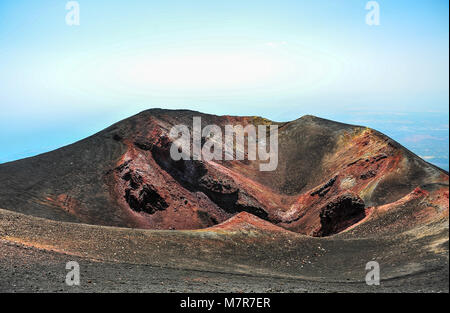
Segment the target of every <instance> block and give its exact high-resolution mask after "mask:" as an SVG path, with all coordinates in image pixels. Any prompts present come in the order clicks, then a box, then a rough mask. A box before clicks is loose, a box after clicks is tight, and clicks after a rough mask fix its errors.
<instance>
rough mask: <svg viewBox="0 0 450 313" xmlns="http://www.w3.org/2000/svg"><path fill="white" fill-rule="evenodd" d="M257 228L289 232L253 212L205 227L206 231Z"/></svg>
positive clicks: (242, 213)
mask: <svg viewBox="0 0 450 313" xmlns="http://www.w3.org/2000/svg"><path fill="white" fill-rule="evenodd" d="M249 229H256V230H258V231H268V232H287V230H285V229H284V228H281V227H278V226H276V225H274V224H272V223H270V222H268V221H265V220H263V219H261V218H259V217H256V216H254V215H253V214H250V213H247V212H241V213H238V214H236V215H235V216H233V217H232V218H230V219H228V220H226V221H225V222H223V223H221V224H218V225H215V226H213V227H210V228H206V229H204V230H205V231H230V232H233V231H242V230H249Z"/></svg>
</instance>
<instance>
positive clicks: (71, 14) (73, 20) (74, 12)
mask: <svg viewBox="0 0 450 313" xmlns="http://www.w3.org/2000/svg"><path fill="white" fill-rule="evenodd" d="M66 11H68V12H67V14H66V24H67V25H68V26H79V25H80V4H79V3H78V1H69V2H67V3H66Z"/></svg>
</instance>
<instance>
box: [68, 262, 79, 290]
mask: <svg viewBox="0 0 450 313" xmlns="http://www.w3.org/2000/svg"><path fill="white" fill-rule="evenodd" d="M66 270H70V271H69V272H68V273H67V275H66V284H67V286H79V285H80V264H78V262H76V261H70V262H67V263H66Z"/></svg>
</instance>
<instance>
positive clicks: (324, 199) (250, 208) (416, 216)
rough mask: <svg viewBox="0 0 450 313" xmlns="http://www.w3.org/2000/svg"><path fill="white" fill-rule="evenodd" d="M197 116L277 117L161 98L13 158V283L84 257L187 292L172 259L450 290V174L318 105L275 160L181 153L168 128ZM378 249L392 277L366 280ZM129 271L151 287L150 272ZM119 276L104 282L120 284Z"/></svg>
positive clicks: (318, 284)
mask: <svg viewBox="0 0 450 313" xmlns="http://www.w3.org/2000/svg"><path fill="white" fill-rule="evenodd" d="M193 116H201V117H202V121H203V126H205V125H207V124H217V125H220V126H223V125H226V124H241V125H244V126H245V125H248V124H254V125H257V124H262V123H264V124H272V123H274V122H272V121H269V120H265V119H262V118H259V117H230V116H213V115H206V114H202V113H198V112H192V111H167V110H149V111H145V112H142V113H140V114H138V115H136V116H133V117H131V118H129V119H126V120H124V121H121V122H119V123H117V124H115V125H113V126H111V127H109V128H107V129H105V130H104V131H102V132H100V133H98V134H96V135H94V136H92V137H89V138H87V139H85V140H83V141H80V142H78V143H75V144H73V145H70V146H67V147H64V148H61V149H59V150H56V151H53V152H49V153H47V154H43V155H40V156H37V157H34V158H29V159H24V160H20V161H16V162H11V163H7V164H2V165H0V183H1V185H2V188H1V190H0V208H1V209H0V245H1V246H2V251H3V252H4V253H2V252H0V267H1V269H2V271H1V272H2V273H3V274H2V275H3V276H5V275H6V278H5V277H3V276H2V277H3V278H5V279H2V281H3V283H2V286H1V287H2V288H0V289H7V290H12V291H14V290H22V289H23V290H30V289H29V288H31V290H32V287H33V286H31V287H30V286H28V287H27V286H22V287H23V288H22V287H20V288H22V289H20V288H19V287H17V288H16V287H14V286H9V285H5V284H8V281H15V280H14V279H13V278H14V274H17V273H19V274H20V275H19V276H20V277H22V276H21V275H22V274H24V271H25V272H26V271H31V273H34V271H39V269H41V268H42V267H45V266H47V265H45V264H44V263H46V262H47V261H49V264H57V263H58V262H62V260H70V259H71V258H80V260H82V261H83V262H85V263H86V264H90V266H93V267H96V266H95V264H98V263H100V264H109V265H108V266H109V267H111V271H112V272H114V271H116V270H117V271H123V270H124V268H125V267H126V268H130V269H131V271H133V269H136V270H137V271H141V270H142V268H141V267H139V266H151V267H152V268H153V267H154V266H157V267H159V268H160V270H158V271H160V272H161V273H165V274H163V276H164V275H168V276H169V277H172V278H171V279H173V280H174V281H173V282H172V283H171V286H170V288H172V289H173V290H175V291H182V290H181V289H180V288H179V286H181V285H183V283H181V282H179V281H178V280H177V278H176V277H173V275H174V274H173V272H172V271H173V270H172V269H174V270H175V269H177V270H178V269H183V270H187V271H191V272H189V273H191V274H189V275H193V276H195V275H196V274H193V273H198V272H197V271H207V272H209V273H214V274H208V275H213V276H214V277H213V278H212V281H215V280H216V279H217V280H221V279H222V278H224V277H228V276H227V275H252V276H254V277H269V278H270V279H271V281H274V282H281V281H283V282H284V283H286V281H284V279H287V280H289V281H291V282H294V283H292V284H293V285H299V286H301V287H300V289H295V288H294V290H302V291H446V292H448V237H449V236H448V208H449V203H448V195H449V191H448V190H449V189H448V173H446V172H444V171H442V170H440V169H438V168H436V167H434V166H432V165H430V164H429V163H427V162H425V161H423V160H421V159H420V158H418V157H417V156H415V155H414V154H413V153H411V152H410V151H408V150H406V149H405V148H403V147H402V146H400V145H399V144H398V143H396V142H394V141H393V140H391V139H389V138H388V137H386V136H384V135H383V134H380V133H379V132H376V131H374V130H371V129H368V128H364V127H359V126H351V125H345V124H341V123H336V122H332V121H327V120H323V119H320V118H316V117H312V116H305V117H302V118H300V119H298V120H295V121H292V122H289V123H276V124H277V125H278V126H279V143H280V144H279V166H278V168H277V170H276V171H274V172H260V171H259V170H258V169H259V168H258V163H257V162H255V161H253V162H248V161H247V162H245V161H232V162H194V161H182V162H173V161H172V159H171V158H170V157H169V156H168V149H169V148H170V140H169V138H168V135H167V134H168V132H169V130H170V128H171V127H172V126H173V125H176V124H186V125H191V124H192V117H193ZM88 224H91V225H88ZM118 226H120V227H118ZM132 228H141V229H132ZM169 230H170V231H169ZM311 236H313V237H311ZM11 247H12V248H11ZM3 248H5V249H3ZM8 251H9V252H8ZM45 251H47V252H48V253H45ZM49 253H50V254H49ZM55 255H56V256H55ZM55 258H56V259H58V260H59V261H58V262H56V263H55V262H53V261H52V260H54V259H55ZM370 260H376V261H378V262H379V263H380V265H381V268H382V273H381V278H382V286H385V287H386V286H391V287H389V288H387V289H383V288H380V289H371V288H366V287H364V286H365V284H364V277H365V274H366V271H365V264H366V263H367V262H368V261H370ZM50 261H52V262H53V263H52V262H50ZM114 264H115V265H114ZM49 266H50V265H48V266H47V267H45V268H46V269H48V270H50V271H52V270H55V271H60V270H61V269H60V268H59V267H58V266H57V265H55V266H56V267H55V268H53V269H52V268H50V267H51V266H50V267H49ZM96 268H97V267H96ZM192 271H194V272H192ZM110 274H111V273H110ZM105 275H106V274H105ZM130 275H131V274H130ZM171 275H172V276H171ZM205 275H206V274H205ZM111 276H112V277H114V275H111ZM131 276H133V275H131ZM16 277H17V276H16ZM236 277H237V276H236ZM236 277H235V278H233V279H231V278H230V279H231V281H232V283H230V288H229V289H226V290H232V288H231V287H232V286H234V284H235V283H239V282H240V283H242V279H241V278H236ZM239 277H240V276H239ZM97 279H98V280H99V284H100V280H102V279H100V278H99V277H97ZM130 279H133V282H134V286H135V287H136V286H137V288H138V289H139V288H140V287H142V288H144V290H147V289H145V286H146V284H148V282H147V280H145V279H144V277H141V276H137V277H134V276H133V277H131V278H130ZM234 279H235V280H234ZM255 279H256V278H255ZM261 279H262V278H261ZM111 280H113V279H112V278H111ZM111 280H110V279H109V278H108V279H106V278H105V279H103V280H102V283H101V285H99V286H98V287H97V289H95V288H93V289H92V288H91V290H96V291H111V290H116V289H114V288H115V287H113V285H114V284H113V285H111V284H110V282H111ZM256 280H257V281H258V283H255V284H259V283H261V284H263V282H262V281H261V280H258V279H256ZM179 283H180V284H181V285H180V284H179ZM60 284H63V282H62V283H60ZM44 285H45V284H44ZM288 285H289V284H288ZM16 286H18V285H17V284H16ZM114 286H115V285H114ZM291 286H292V285H291ZM154 287H155V286H154ZM247 287H248V286H247ZM253 287H254V286H253ZM253 287H248V288H243V290H247V291H252V290H261V289H258V288H256V289H255V288H253ZM363 287H364V288H363ZM48 288H49V289H52V288H59V287H57V286H55V283H54V282H52V283H51V284H49V286H48ZM124 288H125V287H124ZM133 288H134V287H132V286H129V288H125V289H121V291H127V290H129V291H130V290H135V289H133ZM155 288H156V289H151V290H152V291H155V290H156V291H164V290H165V289H164V288H165V287H164V288H163V287H161V288H159V289H158V288H157V287H155ZM208 288H209V289H208ZM44 290H47V289H45V288H44ZM205 290H212V289H211V286H208V285H205V286H204V288H203V289H202V288H200V291H205ZM283 291H290V290H283Z"/></svg>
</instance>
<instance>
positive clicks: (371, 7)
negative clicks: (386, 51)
mask: <svg viewBox="0 0 450 313" xmlns="http://www.w3.org/2000/svg"><path fill="white" fill-rule="evenodd" d="M366 10H368V11H369V12H367V14H366V24H367V25H369V26H379V25H380V4H379V3H378V2H377V1H369V2H367V3H366Z"/></svg>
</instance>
